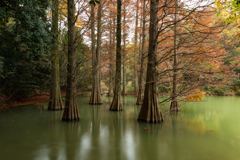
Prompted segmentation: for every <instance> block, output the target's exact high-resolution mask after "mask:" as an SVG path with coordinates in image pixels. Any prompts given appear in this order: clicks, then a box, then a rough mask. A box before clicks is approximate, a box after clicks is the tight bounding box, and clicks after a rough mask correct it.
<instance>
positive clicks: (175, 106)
mask: <svg viewBox="0 0 240 160" xmlns="http://www.w3.org/2000/svg"><path fill="white" fill-rule="evenodd" d="M177 7H178V0H175V25H174V55H173V59H174V60H173V93H172V102H171V105H170V111H173V112H174V111H175V112H178V111H179V110H180V109H179V105H178V100H177V95H178V88H177V75H178V73H177V72H178V71H177V47H178V46H177V34H178V33H177V16H178V15H177V14H178V13H177Z"/></svg>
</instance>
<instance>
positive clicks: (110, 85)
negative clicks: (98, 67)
mask: <svg viewBox="0 0 240 160" xmlns="http://www.w3.org/2000/svg"><path fill="white" fill-rule="evenodd" d="M111 14H112V12H110V15H111ZM113 21H115V20H114V19H113ZM114 26H115V25H114ZM113 33H114V31H113V25H112V18H110V57H109V60H110V69H109V90H108V96H109V97H110V96H113V80H114V78H113V73H114V71H113V64H112V61H113V52H114V47H115V46H113V44H114V41H115V40H114V37H115V35H114V34H113Z"/></svg>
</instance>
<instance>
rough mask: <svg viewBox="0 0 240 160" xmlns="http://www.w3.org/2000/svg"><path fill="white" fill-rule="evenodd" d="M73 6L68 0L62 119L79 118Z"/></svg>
mask: <svg viewBox="0 0 240 160" xmlns="http://www.w3.org/2000/svg"><path fill="white" fill-rule="evenodd" d="M74 13H75V6H74V0H68V65H67V93H66V102H65V109H64V112H63V117H62V120H65V121H75V120H79V119H80V117H79V112H78V106H77V97H76V84H75V80H76V52H75V49H76V47H75V46H76V44H75V15H74Z"/></svg>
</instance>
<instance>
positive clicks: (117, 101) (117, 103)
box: [109, 0, 122, 111]
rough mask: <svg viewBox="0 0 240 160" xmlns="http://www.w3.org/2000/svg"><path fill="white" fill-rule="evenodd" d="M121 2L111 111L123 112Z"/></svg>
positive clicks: (118, 0) (119, 1) (119, 2)
mask: <svg viewBox="0 0 240 160" xmlns="http://www.w3.org/2000/svg"><path fill="white" fill-rule="evenodd" d="M121 5H122V3H121V0H117V51H116V72H115V89H114V96H113V101H112V104H111V106H110V109H109V110H112V111H121V110H122V102H121Z"/></svg>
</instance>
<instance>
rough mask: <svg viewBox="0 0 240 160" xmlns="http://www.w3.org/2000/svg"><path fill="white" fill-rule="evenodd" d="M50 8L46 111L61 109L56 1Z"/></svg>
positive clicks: (56, 0)
mask: <svg viewBox="0 0 240 160" xmlns="http://www.w3.org/2000/svg"><path fill="white" fill-rule="evenodd" d="M52 2H53V8H52V32H53V33H54V38H53V47H52V53H51V86H50V99H49V102H48V110H59V109H63V108H64V105H63V102H62V97H61V89H60V78H59V55H58V0H53V1H52Z"/></svg>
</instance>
